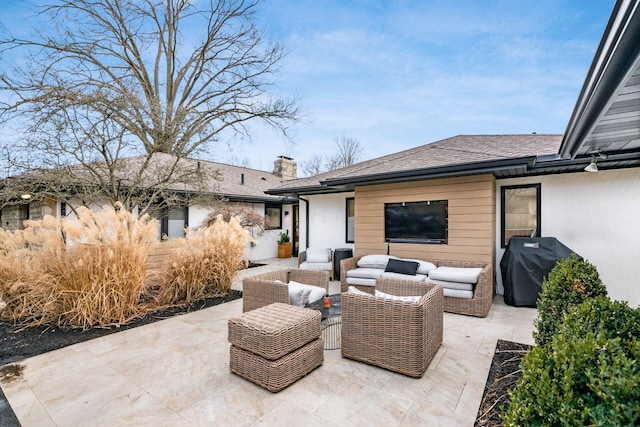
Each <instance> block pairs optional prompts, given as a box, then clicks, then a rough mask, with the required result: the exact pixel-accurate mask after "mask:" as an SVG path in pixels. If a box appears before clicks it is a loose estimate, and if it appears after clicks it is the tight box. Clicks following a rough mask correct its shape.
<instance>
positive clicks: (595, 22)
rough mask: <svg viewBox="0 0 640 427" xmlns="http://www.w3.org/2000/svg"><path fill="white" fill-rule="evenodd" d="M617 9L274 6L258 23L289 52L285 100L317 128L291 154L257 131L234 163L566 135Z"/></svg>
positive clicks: (572, 5) (580, 5) (280, 0)
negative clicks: (345, 140) (465, 138)
mask: <svg viewBox="0 0 640 427" xmlns="http://www.w3.org/2000/svg"><path fill="white" fill-rule="evenodd" d="M613 4H614V1H613V0H598V1H594V0H591V1H562V0H552V1H545V0H537V1H511V0H509V1H471V0H468V1H467V0H464V1H459V0H458V1H447V0H443V1H428V0H423V1H419V0H418V1H401V0H398V1H376V2H373V1H365V0H323V1H317V0H267V1H265V2H264V3H263V4H262V5H261V6H260V9H259V12H258V14H257V19H258V22H259V24H260V25H261V26H262V28H264V30H265V31H266V33H267V35H268V37H269V38H271V39H272V40H274V41H278V42H280V43H282V44H284V46H285V47H286V49H287V51H288V56H287V57H286V59H285V61H284V62H283V64H282V67H281V73H280V76H279V77H280V89H281V90H282V92H284V93H287V94H295V95H297V96H299V98H300V103H301V107H302V108H303V109H304V111H305V112H306V114H307V115H308V117H309V119H308V120H307V121H306V122H305V123H301V124H299V125H296V126H295V127H294V129H293V133H292V137H293V144H289V143H287V141H285V140H284V139H283V138H282V137H281V136H278V135H275V134H273V132H271V131H270V130H266V129H260V128H257V127H256V128H255V135H254V140H253V142H252V143H251V144H244V145H241V146H236V147H235V148H234V153H233V155H235V156H237V157H239V158H243V157H246V158H248V159H249V160H250V163H251V165H252V166H253V167H256V168H258V169H267V170H268V169H270V168H271V167H272V158H273V157H274V155H277V154H286V155H289V156H291V157H294V158H295V159H296V160H297V161H298V162H301V161H303V160H305V159H307V158H309V157H310V156H311V155H312V154H314V153H315V154H320V155H326V154H330V153H332V152H334V146H333V140H334V139H335V138H336V137H342V136H348V137H353V138H356V139H358V140H359V141H360V142H361V144H362V145H363V146H364V157H365V158H374V157H379V156H382V155H385V154H389V153H392V152H396V151H399V150H403V149H407V148H412V147H416V146H419V145H422V144H426V143H429V142H433V141H437V140H439V139H443V138H447V137H450V136H454V135H458V134H508V133H531V132H537V133H563V132H564V130H565V128H566V126H567V123H568V120H569V116H570V115H571V111H572V109H573V107H574V104H575V102H576V99H577V97H578V94H579V92H580V89H581V87H582V83H583V81H584V78H585V76H586V74H587V71H588V69H589V66H590V64H591V60H592V59H593V56H594V54H595V51H596V49H597V46H598V43H599V41H600V38H601V36H602V33H603V31H604V28H605V26H606V23H607V20H608V18H609V15H610V14H611V10H612V8H613Z"/></svg>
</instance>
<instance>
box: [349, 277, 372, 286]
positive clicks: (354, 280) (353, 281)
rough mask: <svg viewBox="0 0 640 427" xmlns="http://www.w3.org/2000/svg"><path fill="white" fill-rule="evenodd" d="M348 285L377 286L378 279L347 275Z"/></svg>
mask: <svg viewBox="0 0 640 427" xmlns="http://www.w3.org/2000/svg"><path fill="white" fill-rule="evenodd" d="M347 285H360V286H375V285H376V279H363V278H362V277H347Z"/></svg>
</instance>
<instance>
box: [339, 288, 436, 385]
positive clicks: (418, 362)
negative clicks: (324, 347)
mask: <svg viewBox="0 0 640 427" xmlns="http://www.w3.org/2000/svg"><path fill="white" fill-rule="evenodd" d="M376 289H379V290H380V291H381V292H384V293H387V294H391V295H398V296H417V295H422V297H421V298H420V299H419V300H418V302H409V301H397V300H391V299H388V298H382V297H376V296H374V295H359V294H354V293H349V292H344V293H342V295H341V301H342V338H341V339H342V349H341V351H342V356H343V357H346V358H349V359H354V360H358V361H361V362H365V363H369V364H372V365H376V366H380V367H382V368H385V369H389V370H391V371H394V372H399V373H401V374H404V375H408V376H411V377H421V376H422V375H423V374H424V371H425V370H426V369H427V367H428V366H429V363H430V362H431V360H432V359H433V357H434V356H435V354H436V352H437V351H438V348H439V347H440V345H441V344H442V328H443V325H442V323H443V314H442V305H443V299H444V295H443V292H442V288H441V287H440V286H435V285H430V284H427V283H425V282H421V283H420V282H415V281H403V280H394V279H377V280H376Z"/></svg>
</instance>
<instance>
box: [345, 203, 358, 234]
mask: <svg viewBox="0 0 640 427" xmlns="http://www.w3.org/2000/svg"><path fill="white" fill-rule="evenodd" d="M346 219H347V224H346V237H345V241H346V242H347V243H353V242H354V238H355V232H356V230H355V226H356V224H355V222H356V200H355V199H354V198H353V197H347V199H346Z"/></svg>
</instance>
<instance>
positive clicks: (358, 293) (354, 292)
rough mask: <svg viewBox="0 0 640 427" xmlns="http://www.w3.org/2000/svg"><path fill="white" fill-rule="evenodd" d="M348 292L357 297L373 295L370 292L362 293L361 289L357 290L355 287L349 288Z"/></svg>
mask: <svg viewBox="0 0 640 427" xmlns="http://www.w3.org/2000/svg"><path fill="white" fill-rule="evenodd" d="M347 292H349V293H350V294H356V295H371V294H370V293H368V292H365V291H361V290H360V289H358V288H356V287H355V286H349V288H348V289H347Z"/></svg>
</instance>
